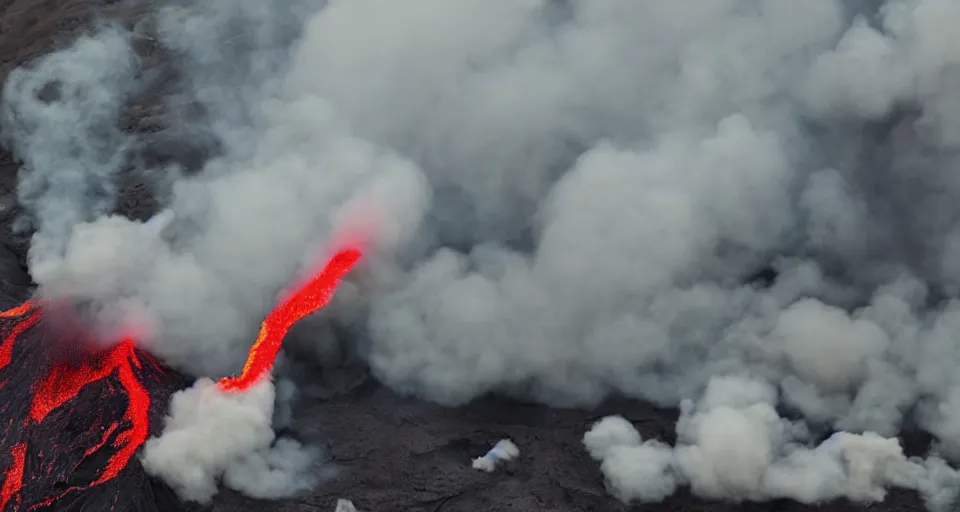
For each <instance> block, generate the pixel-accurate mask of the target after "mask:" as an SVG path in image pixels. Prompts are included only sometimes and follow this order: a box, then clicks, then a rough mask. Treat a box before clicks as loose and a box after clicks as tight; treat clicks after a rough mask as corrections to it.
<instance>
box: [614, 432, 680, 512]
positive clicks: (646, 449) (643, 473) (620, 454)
mask: <svg viewBox="0 0 960 512" xmlns="http://www.w3.org/2000/svg"><path fill="white" fill-rule="evenodd" d="M673 464H674V453H673V449H672V448H671V447H670V446H668V445H666V444H664V443H661V442H659V441H656V440H653V441H647V442H645V443H643V444H641V445H617V446H611V447H610V448H609V449H608V450H607V451H606V455H605V457H604V458H603V462H602V463H601V464H600V470H601V471H602V472H603V476H604V480H605V482H606V486H607V490H608V491H609V492H610V494H612V495H613V496H614V497H616V498H617V499H618V500H620V501H622V502H624V503H630V502H631V501H635V500H637V501H641V502H658V501H662V500H663V499H664V498H666V497H667V496H670V495H671V494H673V493H674V491H676V489H677V484H678V482H677V477H676V475H675V473H674V471H673Z"/></svg>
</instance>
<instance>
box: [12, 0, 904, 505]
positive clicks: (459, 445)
mask: <svg viewBox="0 0 960 512" xmlns="http://www.w3.org/2000/svg"><path fill="white" fill-rule="evenodd" d="M95 11H96V12H98V13H100V14H102V15H105V16H107V17H116V18H119V19H130V18H132V17H134V16H136V12H131V11H130V10H129V9H122V8H119V7H116V4H115V3H114V2H110V1H109V0H100V1H97V0H67V1H64V0H0V82H2V81H3V80H4V79H5V77H6V74H7V73H8V72H9V71H10V70H11V69H13V68H14V67H16V66H18V65H20V64H21V63H23V62H25V61H28V60H29V59H30V58H32V57H34V56H37V55H40V54H43V53H44V52H47V51H49V50H51V49H53V48H55V47H57V46H58V45H60V44H63V43H65V42H68V41H69V40H70V39H71V38H73V37H75V36H76V35H77V34H79V33H80V32H81V31H83V30H84V29H85V27H87V26H89V23H90V22H91V16H92V14H93V13H94V12H95ZM144 51H145V55H146V56H147V61H149V60H150V59H151V58H153V59H154V60H157V59H158V58H159V52H156V51H151V49H150V48H145V50H144ZM155 105H156V103H155V102H151V98H150V97H144V98H141V99H140V100H139V103H138V104H135V105H131V107H130V113H129V116H128V127H129V128H130V129H133V130H140V131H150V132H151V133H153V132H156V133H158V134H161V135H162V133H163V129H162V127H160V128H159V129H158V127H156V126H154V125H153V124H152V122H151V121H150V120H149V119H150V118H151V114H150V113H151V112H155V109H156V107H155ZM161 139H163V137H162V136H158V140H161ZM173 148H179V149H173ZM176 151H181V153H180V154H171V152H174V153H175V152H176ZM147 154H149V155H150V157H151V158H177V159H180V160H184V159H190V158H195V157H196V154H195V152H191V151H185V150H183V147H181V146H178V145H177V144H171V141H170V140H169V139H167V140H166V141H165V142H163V143H158V145H157V147H156V148H153V150H152V152H147ZM16 175H17V166H16V164H15V163H14V162H13V160H12V158H11V155H10V154H9V153H7V152H6V151H3V150H0V222H2V227H0V295H3V296H6V297H11V298H13V297H17V298H22V297H23V296H25V294H27V293H28V290H29V286H30V283H29V278H27V276H26V274H25V272H24V270H23V259H24V253H25V249H26V243H25V239H24V238H23V237H19V238H18V237H15V236H14V235H13V234H12V233H11V228H10V219H11V217H12V214H13V213H14V211H15V200H14V199H13V195H12V189H13V187H14V185H15V181H16ZM125 191H126V193H125V196H124V197H123V198H122V199H121V204H120V206H119V208H120V210H121V211H124V212H125V213H128V214H131V215H143V214H144V212H149V210H150V208H151V206H152V205H151V204H150V201H149V197H148V194H146V193H145V192H144V190H143V189H142V188H140V186H139V185H138V184H137V183H136V182H135V180H133V179H131V180H130V183H128V184H126V186H125ZM330 377H336V375H331V376H330ZM353 380H354V381H359V383H358V384H357V383H355V384H354V385H351V386H340V389H341V391H339V392H337V391H334V392H331V393H330V394H329V396H328V397H327V398H326V399H322V400H321V399H317V400H316V401H315V403H313V404H311V405H309V407H307V408H306V409H305V410H301V411H299V412H298V415H297V417H298V419H297V420H296V423H297V424H298V425H302V426H306V428H307V429H308V430H309V429H310V427H312V428H313V429H317V428H322V429H323V431H324V435H325V437H326V438H327V440H328V441H329V443H330V446H331V449H332V458H333V461H334V462H335V463H336V465H337V466H338V467H339V473H338V475H337V476H336V477H334V478H333V480H331V481H329V482H327V483H326V484H324V485H323V486H321V487H320V488H319V489H317V490H316V491H315V493H314V495H313V496H311V497H309V498H304V499H300V500H289V501H282V502H259V501H254V500H250V499H248V498H245V497H243V496H239V495H237V494H235V493H231V492H229V491H223V492H222V493H221V495H220V496H219V497H218V500H217V502H216V503H215V505H214V510H216V511H223V512H228V511H257V512H271V511H285V512H293V511H318V510H322V511H329V512H333V510H334V507H335V503H336V501H337V499H339V498H346V499H350V500H352V501H353V502H354V504H355V505H356V506H357V508H358V509H359V510H360V511H361V512H363V511H371V512H390V511H424V512H428V511H429V512H435V511H445V512H454V511H470V512H478V511H479V512H482V511H491V512H493V511H501V510H502V511H537V512H547V511H578V512H579V511H582V512H587V511H594V510H595V511H617V510H644V511H658V510H677V511H715V512H722V511H732V510H742V511H756V512H760V511H783V512H787V511H790V512H800V511H812V510H821V511H827V510H835V511H848V510H872V511H897V512H907V511H910V510H923V505H922V504H921V503H920V502H919V501H918V500H917V499H916V497H915V496H913V495H912V494H909V493H904V492H899V491H896V492H892V493H891V494H890V495H889V496H888V498H887V500H886V502H884V503H880V504H875V505H872V506H869V507H863V508H861V507H859V506H853V505H851V504H849V503H846V502H838V503H831V504H825V505H823V506H821V507H808V506H802V505H799V504H797V503H793V502H786V501H782V502H773V503H759V504H723V505H721V504H716V503H704V502H701V501H699V500H697V499H694V498H691V497H689V496H684V495H679V496H676V497H674V498H671V499H670V500H668V501H667V502H666V503H663V504H657V505H646V506H642V507H634V508H632V509H631V508H627V507H624V506H622V505H620V504H619V503H617V502H616V501H614V500H613V499H611V498H609V497H608V496H607V494H606V492H605V491H604V487H603V481H602V477H601V475H600V472H599V469H598V465H597V464H596V463H595V462H594V461H593V460H591V459H590V458H589V457H588V456H587V454H586V452H585V451H584V450H583V447H582V445H581V442H580V439H581V437H582V436H583V434H584V432H585V431H586V429H587V428H588V427H589V425H590V423H591V422H593V421H595V420H596V419H599V418H600V417H602V416H604V415H606V414H622V415H624V416H625V417H627V418H628V419H631V420H632V421H634V422H635V423H636V425H637V427H638V428H639V430H640V431H641V433H642V434H643V435H644V437H660V438H662V439H670V438H671V437H672V432H673V425H674V421H675V419H676V414H675V413H674V412H673V411H663V410H657V409H655V408H653V407H650V406H648V405H644V404H641V403H636V402H627V401H622V402H618V403H610V404H607V405H605V406H604V407H602V408H601V409H598V410H595V411H574V410H556V409H549V408H546V407H542V406H534V405H524V404H518V403H513V402H507V401H503V400H499V399H493V398H491V399H488V400H483V401H480V402H478V403H475V404H472V405H470V406H467V407H464V408H460V409H455V410H454V409H447V408H442V407H439V406H436V405H432V404H429V403H425V402H421V401H417V400H414V399H410V398H403V397H398V396H397V395H395V394H393V393H392V392H390V391H389V390H387V389H385V388H383V387H382V386H379V385H378V384H377V383H375V382H373V381H372V380H371V379H367V378H364V377H362V376H361V377H360V378H359V379H353ZM0 400H3V398H2V397H0ZM79 406H82V404H80V405H79ZM90 406H91V407H93V406H94V404H90ZM503 437H510V438H511V439H512V440H513V441H514V442H515V443H516V444H517V446H518V447H519V448H520V450H521V456H520V458H519V459H518V460H517V461H514V462H513V463H511V464H509V465H507V466H505V467H503V468H501V469H499V470H498V471H496V472H494V473H492V474H487V473H483V472H478V471H476V470H474V469H472V468H471V467H470V461H471V458H473V457H477V456H479V455H482V454H483V453H484V452H485V451H486V450H487V449H488V448H489V447H490V446H492V444H493V443H495V442H496V441H497V440H498V439H500V438H503ZM7 448H8V447H0V449H2V450H7ZM170 512H175V511H172V510H171V511H170Z"/></svg>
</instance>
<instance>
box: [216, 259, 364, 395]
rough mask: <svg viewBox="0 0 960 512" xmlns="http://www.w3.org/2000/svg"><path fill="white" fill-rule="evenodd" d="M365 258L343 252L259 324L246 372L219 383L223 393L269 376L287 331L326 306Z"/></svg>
mask: <svg viewBox="0 0 960 512" xmlns="http://www.w3.org/2000/svg"><path fill="white" fill-rule="evenodd" d="M362 257H363V252H362V251H361V250H360V249H357V248H350V249H343V250H341V251H339V252H337V253H336V254H334V255H333V257H332V258H330V261H328V262H327V264H326V266H324V267H323V270H321V271H320V272H319V273H318V274H316V275H315V276H313V278H311V279H309V280H308V281H307V282H306V283H304V284H302V285H301V286H300V287H299V288H297V289H295V290H294V291H293V293H291V294H289V295H288V296H287V298H286V299H284V300H283V301H282V302H281V303H280V304H278V305H277V306H276V307H274V308H273V310H272V311H270V313H269V314H268V315H267V317H266V318H265V319H264V320H263V322H262V323H261V324H260V332H259V334H258V335H257V339H256V341H254V342H253V346H251V347H250V352H249V353H248V354H247V362H246V364H245V365H244V366H243V371H242V372H241V373H240V375H238V376H236V377H226V378H223V379H220V381H219V382H217V386H218V387H219V388H220V389H221V390H223V391H244V390H246V389H248V388H250V386H253V385H254V384H256V383H257V382H259V381H260V379H262V378H263V377H264V376H266V375H268V374H269V373H270V370H271V368H272V367H273V363H274V361H275V360H276V358H277V352H279V351H280V345H281V344H282V342H283V338H284V336H286V335H287V331H289V330H290V328H291V327H293V324H295V323H297V322H298V321H299V320H300V319H302V318H303V317H305V316H307V315H309V314H310V313H313V312H314V311H317V310H318V309H320V308H322V307H324V306H326V305H327V303H329V302H330V299H331V298H332V297H333V293H334V292H335V291H336V289H337V286H338V285H339V284H340V281H341V280H342V279H343V277H344V276H345V275H346V274H347V273H348V272H350V270H351V269H352V268H353V267H354V265H356V264H357V262H359V261H360V258H362Z"/></svg>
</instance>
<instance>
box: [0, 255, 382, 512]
mask: <svg viewBox="0 0 960 512" xmlns="http://www.w3.org/2000/svg"><path fill="white" fill-rule="evenodd" d="M362 256H363V253H362V251H360V250H359V249H356V248H351V249H344V250H341V251H339V252H337V253H336V254H334V256H333V257H332V258H331V259H330V261H328V262H327V265H326V266H325V267H324V268H323V269H322V270H321V271H320V272H319V273H317V274H316V275H315V276H313V277H312V278H311V279H309V280H308V281H307V282H305V283H304V284H302V285H301V286H299V287H298V288H296V289H295V290H293V292H292V293H290V294H289V295H288V296H287V298H286V299H284V300H283V301H282V302H281V303H280V304H278V305H277V306H276V307H275V308H274V309H273V310H272V311H271V312H270V314H268V315H267V317H266V318H265V319H264V320H263V323H262V324H261V328H260V333H259V335H258V336H257V339H256V341H255V342H254V343H253V345H252V346H251V347H250V352H249V354H248V355H247V362H246V364H245V365H244V367H243V372H242V373H241V374H240V375H238V376H236V377H228V378H224V379H221V380H220V381H219V382H218V383H217V385H218V387H219V388H220V389H221V390H224V391H244V390H246V389H248V388H249V387H250V386H252V385H253V384H255V383H257V382H258V381H260V379H262V378H263V377H264V376H265V375H268V374H269V372H270V370H271V368H272V367H273V363H274V360H275V359H276V356H277V352H279V350H280V345H281V342H282V341H283V338H284V336H285V335H286V334H287V331H288V330H289V329H290V327H292V326H293V324H295V323H296V322H297V321H299V320H300V319H301V318H303V317H305V316H307V315H309V314H310V313H313V312H314V311H317V310H318V309H320V308H322V307H324V306H325V305H326V304H327V303H329V302H330V299H331V298H332V297H333V293H334V291H335V290H336V288H337V285H338V284H339V283H340V281H341V280H342V279H343V277H344V276H345V275H346V274H347V273H348V272H349V271H350V270H351V269H352V268H353V267H354V265H356V263H357V262H358V261H360V259H361V257H362ZM39 306H41V305H39V304H36V303H33V302H29V301H28V302H25V303H23V304H22V305H20V306H18V307H16V308H13V309H11V310H8V311H3V312H0V319H10V320H13V319H17V320H15V323H14V324H13V326H12V328H10V329H9V332H8V334H7V336H6V337H5V338H4V339H3V340H2V342H0V370H2V369H3V368H4V367H5V366H8V365H9V364H10V363H11V361H12V358H13V353H14V345H15V344H16V341H17V339H18V338H19V337H20V336H21V335H22V334H23V333H24V331H26V330H27V329H29V328H30V327H31V326H33V325H35V324H37V323H38V322H39V321H40V319H41V316H42V308H41V307H39ZM24 316H25V318H19V319H18V317H24ZM142 367H143V366H142V363H141V361H140V359H139V357H138V355H137V351H136V348H135V345H134V340H133V339H131V338H126V339H124V340H122V341H121V342H120V343H118V344H116V345H114V346H113V347H111V348H109V349H107V350H104V351H102V352H99V353H96V354H92V355H90V357H89V358H87V359H84V360H83V361H81V362H80V363H78V364H75V365H71V364H66V363H58V364H55V365H54V366H53V367H52V368H51V369H50V371H49V372H47V373H46V374H45V375H44V376H43V377H42V378H40V379H38V380H37V381H36V382H35V383H34V385H33V387H32V389H31V390H32V395H31V398H30V404H29V411H28V414H27V418H26V419H25V421H24V429H25V431H24V432H27V434H26V437H27V439H26V440H20V441H18V442H17V443H15V444H14V445H13V446H12V448H11V451H10V459H11V465H10V466H9V467H7V468H6V469H5V470H4V471H3V477H4V480H3V486H2V487H0V510H4V509H5V508H6V507H7V505H8V504H9V503H10V502H11V500H13V499H14V498H16V503H17V505H16V510H20V497H21V493H22V491H23V486H24V484H25V482H24V478H25V476H26V475H25V471H26V465H27V454H28V453H30V447H29V446H28V443H29V442H30V440H29V432H28V431H29V429H30V428H31V427H32V426H35V425H40V424H44V421H45V420H47V418H48V417H49V415H50V414H51V413H52V412H54V411H55V410H58V409H60V408H62V407H64V406H65V405H67V404H68V403H69V402H70V401H71V400H72V399H74V398H75V397H76V396H77V395H78V394H79V393H80V392H81V390H83V389H84V388H85V387H86V386H87V385H89V384H92V383H94V382H98V381H100V380H101V379H107V378H115V379H116V380H117V381H119V383H120V386H121V387H122V388H123V391H124V393H125V395H126V404H127V407H126V410H125V411H124V414H123V418H122V420H121V421H120V422H119V423H113V424H110V425H96V426H95V427H99V428H100V434H99V436H100V438H99V441H98V442H95V443H92V446H89V447H87V448H86V449H85V452H84V453H83V456H82V457H81V459H80V462H82V461H83V460H84V459H86V458H87V457H89V456H91V455H93V454H94V453H95V452H97V451H99V450H100V449H101V448H103V447H106V446H108V445H109V448H111V449H112V450H111V451H112V454H111V455H110V456H109V457H108V458H107V461H106V463H105V464H103V466H102V468H101V469H100V471H99V473H98V476H97V477H96V479H95V480H94V481H93V482H91V483H90V484H88V485H86V486H84V487H83V489H86V488H89V487H93V486H96V485H99V484H102V483H104V482H106V481H108V480H110V479H113V478H115V477H116V476H117V475H119V474H120V472H121V471H122V470H123V469H124V468H125V467H126V466H127V464H128V463H129V462H130V459H131V458H132V457H133V455H134V454H135V453H136V452H137V450H138V449H139V448H140V446H141V445H142V444H143V443H144V442H145V441H146V439H147V437H148V436H149V434H150V415H149V412H150V411H149V409H150V395H149V393H148V391H147V389H146V388H145V387H144V385H143V384H142V383H141V382H140V380H139V379H138V378H137V373H136V370H138V369H141V368H142ZM21 437H23V436H21ZM111 438H112V441H111ZM41 456H42V454H41ZM80 462H78V463H77V467H79V465H80ZM74 469H76V468H74ZM28 480H30V478H28ZM31 481H34V482H35V481H36V480H31ZM51 485H52V484H51ZM83 489H81V488H78V487H70V488H67V489H65V490H63V488H62V487H61V488H60V489H59V491H60V492H59V494H57V495H56V496H52V497H47V498H45V499H43V500H42V501H41V502H39V503H34V504H33V505H28V506H30V509H31V510H32V509H36V508H37V507H42V506H49V505H51V504H53V503H55V502H57V500H60V499H61V498H63V497H64V496H65V495H66V494H67V493H70V492H73V491H78V490H83Z"/></svg>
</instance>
